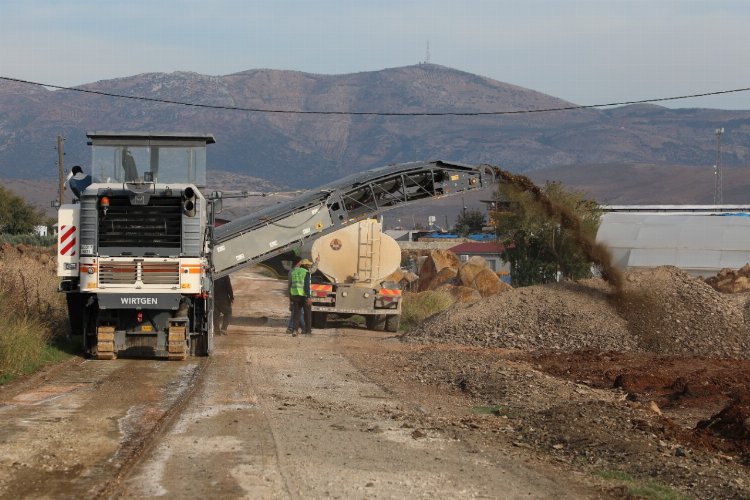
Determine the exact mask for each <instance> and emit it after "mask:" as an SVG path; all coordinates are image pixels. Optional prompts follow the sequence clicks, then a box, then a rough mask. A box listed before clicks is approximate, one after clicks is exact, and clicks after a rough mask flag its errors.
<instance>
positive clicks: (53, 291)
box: [0, 246, 75, 383]
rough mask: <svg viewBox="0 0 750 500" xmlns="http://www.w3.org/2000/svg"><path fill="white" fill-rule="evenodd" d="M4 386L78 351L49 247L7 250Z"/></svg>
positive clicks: (0, 344) (2, 272) (1, 271)
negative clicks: (69, 331) (68, 330)
mask: <svg viewBox="0 0 750 500" xmlns="http://www.w3.org/2000/svg"><path fill="white" fill-rule="evenodd" d="M0 315H2V316H3V319H4V320H3V321H2V323H0V383H5V382H8V381H9V380H12V379H13V378H14V377H17V376H20V375H26V374H29V373H32V372H33V371H35V370H37V369H39V368H40V367H42V366H44V365H47V364H50V363H56V362H59V361H61V360H63V359H65V358H66V357H68V356H69V355H70V353H71V352H74V351H73V349H74V345H75V343H74V342H72V341H70V340H68V335H67V334H68V332H67V314H66V306H65V298H64V297H63V296H62V294H60V293H58V292H57V276H56V273H55V263H54V258H53V257H52V256H51V254H50V252H49V251H45V250H44V249H41V250H35V251H29V252H23V253H21V252H19V251H18V250H17V249H15V248H13V247H9V246H3V252H2V257H1V258H0Z"/></svg>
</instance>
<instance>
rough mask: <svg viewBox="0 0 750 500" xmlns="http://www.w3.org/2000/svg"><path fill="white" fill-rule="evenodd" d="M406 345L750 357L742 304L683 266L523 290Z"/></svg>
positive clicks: (419, 333) (469, 310)
mask: <svg viewBox="0 0 750 500" xmlns="http://www.w3.org/2000/svg"><path fill="white" fill-rule="evenodd" d="M404 339H405V340H408V341H415V342H446V343H457V344H468V345H477V346H484V347H499V348H511V349H523V350H549V351H562V352H571V351H579V350H586V349H596V350H611V351H620V352H627V351H640V352H653V353H659V354H670V355H691V356H703V357H711V358H736V359H739V358H750V333H749V330H748V328H747V326H746V324H745V318H744V310H743V307H742V303H740V302H738V301H737V300H733V299H732V298H731V297H730V296H727V295H724V294H721V293H719V292H717V291H715V290H714V289H713V288H711V287H710V286H709V285H707V284H706V283H705V282H703V281H702V280H700V279H696V278H692V277H691V276H690V275H688V274H687V273H685V272H683V271H681V270H679V269H677V268H675V267H669V266H667V267H660V268H656V269H653V270H645V271H632V272H629V273H626V275H625V279H624V285H623V290H622V292H621V293H620V294H614V293H613V291H612V289H611V288H610V287H609V285H607V284H606V283H605V282H604V281H602V280H600V279H589V280H583V281H580V282H576V283H573V282H564V283H555V284H550V285H539V286H532V287H524V288H517V289H513V290H509V291H506V292H503V293H501V294H498V295H493V296H490V297H487V298H484V299H482V300H480V301H479V302H476V303H473V304H471V305H468V306H466V305H460V304H457V305H455V306H454V307H452V308H451V309H449V310H447V311H444V312H442V313H440V314H437V315H435V316H433V317H431V318H429V319H427V320H426V321H424V322H423V323H422V324H420V325H419V326H417V327H416V328H414V329H413V330H411V331H409V332H407V333H405V334H404Z"/></svg>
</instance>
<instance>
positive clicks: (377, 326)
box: [365, 314, 385, 332]
mask: <svg viewBox="0 0 750 500" xmlns="http://www.w3.org/2000/svg"><path fill="white" fill-rule="evenodd" d="M365 325H366V326H367V329H368V330H375V331H376V332H382V331H383V330H384V329H385V314H369V315H367V316H365Z"/></svg>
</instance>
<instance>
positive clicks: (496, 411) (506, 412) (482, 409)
mask: <svg viewBox="0 0 750 500" xmlns="http://www.w3.org/2000/svg"><path fill="white" fill-rule="evenodd" d="M471 412H472V413H474V414H475V415H495V416H496V417H507V418H516V417H518V413H516V412H514V411H513V410H512V409H510V408H509V407H508V406H503V405H487V406H474V407H472V409H471Z"/></svg>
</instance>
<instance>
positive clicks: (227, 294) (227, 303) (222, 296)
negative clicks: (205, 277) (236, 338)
mask: <svg viewBox="0 0 750 500" xmlns="http://www.w3.org/2000/svg"><path fill="white" fill-rule="evenodd" d="M232 302H234V290H232V282H231V281H230V280H229V276H223V277H221V278H219V279H217V280H216V281H214V332H216V334H217V335H226V334H227V328H229V321H230V320H231V319H232Z"/></svg>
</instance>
